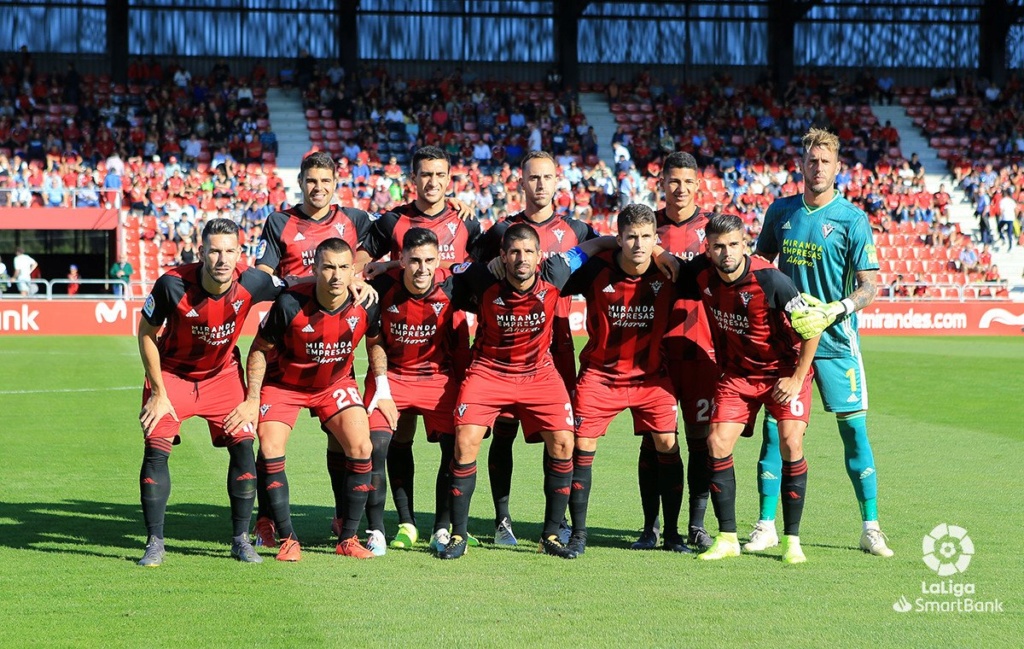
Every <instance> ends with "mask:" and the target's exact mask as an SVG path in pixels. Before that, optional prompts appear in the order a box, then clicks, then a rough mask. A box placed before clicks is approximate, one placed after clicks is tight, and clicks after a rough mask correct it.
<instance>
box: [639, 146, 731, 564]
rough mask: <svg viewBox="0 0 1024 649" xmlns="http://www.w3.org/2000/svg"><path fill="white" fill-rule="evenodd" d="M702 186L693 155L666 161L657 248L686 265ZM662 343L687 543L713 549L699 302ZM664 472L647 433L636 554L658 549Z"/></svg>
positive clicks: (705, 353)
mask: <svg viewBox="0 0 1024 649" xmlns="http://www.w3.org/2000/svg"><path fill="white" fill-rule="evenodd" d="M699 183H700V179H699V178H698V177H697V161H696V160H695V159H694V158H693V156H692V155H690V154H689V153H681V152H676V153H673V154H670V155H669V156H668V157H666V158H665V165H664V168H663V170H662V173H661V189H662V191H663V192H665V207H664V209H661V210H658V211H657V212H656V213H655V214H656V216H657V219H658V244H659V245H660V246H661V247H662V248H664V249H665V250H667V251H668V252H670V253H672V254H673V255H675V256H676V257H679V258H680V259H682V260H684V261H688V260H690V259H693V258H694V257H695V256H699V255H701V254H703V252H704V239H705V228H706V227H707V224H708V219H709V218H710V217H711V213H710V212H704V211H702V210H701V209H700V206H699V205H698V204H697V201H696V199H697V193H698V191H699V188H700V185H699ZM662 345H663V347H664V350H665V356H666V358H667V361H668V362H667V365H668V370H669V375H670V376H671V378H672V385H673V388H674V390H675V396H676V400H677V401H678V402H679V407H680V409H681V410H682V414H683V424H684V426H685V432H686V448H687V455H688V459H687V463H686V474H687V480H688V482H687V486H688V487H689V490H690V512H689V513H690V517H689V526H688V527H689V533H688V535H687V542H688V543H689V544H690V545H692V546H693V547H694V549H696V550H698V551H702V550H706V549H708V547H710V546H711V536H710V535H709V534H708V533H707V530H705V529H704V515H705V513H706V512H707V508H708V489H709V488H710V483H709V480H710V474H709V473H708V469H707V463H708V462H707V461H708V442H707V438H708V430H709V429H708V422H710V421H711V406H712V404H713V402H714V397H715V384H716V383H717V382H718V374H719V370H718V365H717V364H716V363H715V350H714V345H713V344H712V342H711V330H710V329H709V328H708V319H707V314H706V313H705V312H704V308H703V306H702V305H701V303H700V300H688V299H685V298H681V299H679V300H678V301H677V302H676V303H675V305H674V306H673V308H672V315H671V319H670V321H669V328H668V332H667V333H666V334H665V338H664V339H663V343H662ZM661 470H662V465H661V464H659V462H658V451H657V449H656V448H655V446H654V440H653V439H651V437H650V435H649V434H647V435H644V438H643V440H642V441H641V443H640V457H639V459H638V462H637V477H638V480H639V483H640V502H641V505H642V506H643V510H644V529H643V532H642V533H641V535H640V538H639V539H638V540H637V542H636V543H634V544H633V546H632V548H633V549H634V550H651V549H653V548H654V547H655V546H657V543H658V530H657V528H656V521H657V517H658V508H659V502H660V500H661V498H660V496H659V487H658V484H659V472H660V471H661Z"/></svg>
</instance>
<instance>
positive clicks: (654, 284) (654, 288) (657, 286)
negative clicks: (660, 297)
mask: <svg viewBox="0 0 1024 649" xmlns="http://www.w3.org/2000/svg"><path fill="white" fill-rule="evenodd" d="M664 285H665V284H664V283H663V282H660V281H654V282H651V290H652V291H654V294H655V295H657V294H658V293H660V292H661V287H662V286H664Z"/></svg>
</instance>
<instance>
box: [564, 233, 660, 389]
mask: <svg viewBox="0 0 1024 649" xmlns="http://www.w3.org/2000/svg"><path fill="white" fill-rule="evenodd" d="M619 254H620V253H619V251H618V250H606V251H604V252H601V253H599V254H597V255H595V256H593V257H591V258H590V259H589V260H588V261H587V262H586V263H585V264H583V266H582V267H581V268H580V269H579V270H577V271H576V272H575V273H573V275H572V277H571V278H570V279H569V281H568V283H566V285H565V287H563V289H562V293H563V294H566V295H568V294H574V295H582V296H583V297H584V298H586V300H587V333H588V334H589V335H590V339H589V340H588V341H587V344H586V346H585V347H584V348H583V351H582V352H581V353H580V374H581V376H582V374H583V373H586V372H594V373H596V374H598V375H599V376H601V377H602V378H604V379H606V381H607V382H610V383H635V382H639V381H643V380H646V379H650V378H654V377H657V376H663V375H664V374H665V369H666V368H665V363H664V352H663V348H662V346H661V344H660V342H661V339H662V337H663V336H664V335H665V331H666V329H667V328H668V323H669V318H670V313H671V311H672V305H673V304H674V303H675V301H676V289H675V286H674V285H673V284H672V283H671V282H670V281H669V280H667V279H665V276H664V275H662V274H661V271H659V270H658V268H657V267H656V266H655V265H654V264H653V263H652V264H651V265H650V268H648V269H647V271H646V272H644V274H642V275H627V274H626V273H625V272H624V271H623V270H622V268H620V267H619V264H618V263H617V261H616V260H617V258H618V255H619Z"/></svg>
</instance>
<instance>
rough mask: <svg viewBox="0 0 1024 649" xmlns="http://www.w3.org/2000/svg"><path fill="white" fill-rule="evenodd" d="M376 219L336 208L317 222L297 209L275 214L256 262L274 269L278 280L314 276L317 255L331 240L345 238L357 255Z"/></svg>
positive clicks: (264, 231)
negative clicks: (318, 248)
mask: <svg viewBox="0 0 1024 649" xmlns="http://www.w3.org/2000/svg"><path fill="white" fill-rule="evenodd" d="M372 224H373V219H372V218H371V217H370V215H369V214H368V213H367V212H364V211H363V210H360V209H356V208H354V207H341V206H340V205H332V206H331V210H330V211H329V212H328V213H327V216H325V217H324V218H322V219H319V220H315V221H314V220H313V219H311V218H309V217H308V216H307V215H306V213H305V212H303V211H302V209H301V206H295V207H292V208H290V209H287V210H285V211H283V212H274V213H273V214H271V215H270V216H268V217H267V222H266V223H265V224H264V225H263V235H262V236H261V237H260V242H259V245H258V246H257V247H256V263H257V264H262V265H264V266H270V267H271V268H274V269H275V270H276V272H277V275H278V277H289V276H293V275H294V276H296V277H309V276H311V275H312V274H313V253H315V252H316V247H317V246H318V245H320V244H321V243H322V242H324V241H326V240H327V239H331V238H335V237H337V238H338V239H343V240H344V241H345V243H347V244H348V245H349V246H350V247H351V248H352V252H353V254H354V253H355V251H356V248H357V247H358V246H359V244H361V243H362V242H363V240H364V239H366V237H367V235H368V234H369V232H370V227H371V226H372Z"/></svg>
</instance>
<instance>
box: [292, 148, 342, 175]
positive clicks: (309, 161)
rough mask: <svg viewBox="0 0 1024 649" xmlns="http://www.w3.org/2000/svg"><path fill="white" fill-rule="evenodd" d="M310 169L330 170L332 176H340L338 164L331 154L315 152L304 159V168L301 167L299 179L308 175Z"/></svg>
mask: <svg viewBox="0 0 1024 649" xmlns="http://www.w3.org/2000/svg"><path fill="white" fill-rule="evenodd" d="M309 169H328V170H330V172H331V175H334V176H336V175H337V174H338V164H337V163H336V162H335V161H334V158H332V157H331V154H330V153H326V152H324V151H315V152H313V153H310V154H309V155H308V156H306V157H305V158H303V159H302V166H301V167H299V178H302V177H303V176H305V175H306V171H308V170H309Z"/></svg>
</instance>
